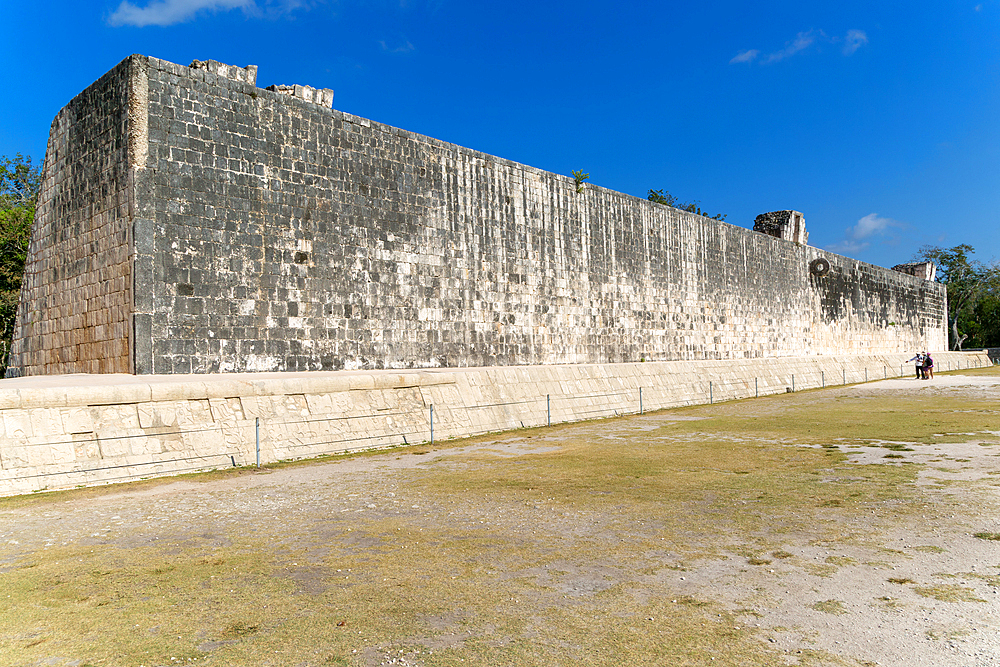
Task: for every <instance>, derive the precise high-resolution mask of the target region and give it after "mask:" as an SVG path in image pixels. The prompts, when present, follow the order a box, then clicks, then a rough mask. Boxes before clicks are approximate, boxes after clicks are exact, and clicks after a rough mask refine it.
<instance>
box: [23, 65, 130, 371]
mask: <svg viewBox="0 0 1000 667" xmlns="http://www.w3.org/2000/svg"><path fill="white" fill-rule="evenodd" d="M131 73H132V70H131V68H130V67H129V64H128V62H124V63H122V64H120V65H118V66H117V67H115V68H114V69H113V70H111V71H110V72H108V73H107V74H105V75H104V76H103V77H101V78H100V79H99V80H98V81H97V82H96V83H94V84H93V85H92V86H90V87H89V88H87V89H86V90H85V91H83V92H82V93H80V94H79V95H77V96H76V97H75V98H74V99H73V100H72V101H71V102H70V103H69V104H68V105H67V106H66V107H65V108H64V109H63V110H62V111H60V112H59V114H58V115H57V116H56V118H55V120H54V121H53V122H52V129H51V133H50V135H49V143H48V148H47V150H46V154H45V163H44V166H43V168H42V188H41V193H40V196H39V201H38V207H37V212H36V215H35V226H34V229H33V230H32V236H31V243H30V246H29V250H28V260H27V262H26V266H25V272H24V282H23V286H22V291H21V301H20V304H19V307H18V315H17V328H16V332H15V336H14V343H13V346H12V349H11V356H10V366H11V367H12V368H13V369H15V370H16V371H17V372H18V373H19V374H24V375H33V374H39V373H81V372H83V373H128V372H131V363H130V354H129V337H130V328H131V319H130V318H131V313H132V271H131V258H130V256H129V255H130V232H131V225H130V215H131V206H132V194H131V193H132V191H131V187H130V180H129V168H128V164H129V161H128V153H129V139H130V134H129V127H130V123H129V112H130V109H131V107H130V97H129V96H130V90H131V88H132V87H133V86H132V83H133V82H131V81H130V75H131Z"/></svg>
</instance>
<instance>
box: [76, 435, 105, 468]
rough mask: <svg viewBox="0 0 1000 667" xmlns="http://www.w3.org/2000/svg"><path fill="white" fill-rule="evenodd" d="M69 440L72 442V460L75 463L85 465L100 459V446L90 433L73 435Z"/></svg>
mask: <svg viewBox="0 0 1000 667" xmlns="http://www.w3.org/2000/svg"><path fill="white" fill-rule="evenodd" d="M70 438H71V439H72V442H73V458H74V459H75V460H76V462H77V463H79V464H83V465H86V464H88V463H92V462H94V461H97V460H99V459H100V458H101V446H100V444H99V443H98V442H97V438H96V437H94V435H93V434H92V433H74V434H72V435H71V436H70Z"/></svg>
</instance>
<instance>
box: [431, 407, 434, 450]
mask: <svg viewBox="0 0 1000 667" xmlns="http://www.w3.org/2000/svg"><path fill="white" fill-rule="evenodd" d="M431 444H432V445H433V444H434V404H433V403H431Z"/></svg>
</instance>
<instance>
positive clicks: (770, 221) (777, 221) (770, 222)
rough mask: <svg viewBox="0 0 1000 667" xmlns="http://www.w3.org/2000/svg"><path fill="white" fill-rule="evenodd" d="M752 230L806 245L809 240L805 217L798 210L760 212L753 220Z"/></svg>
mask: <svg viewBox="0 0 1000 667" xmlns="http://www.w3.org/2000/svg"><path fill="white" fill-rule="evenodd" d="M753 230H754V231H755V232H761V233H763V234H767V235H769V236H774V237H776V238H779V239H784V240H786V241H794V242H795V243H799V244H801V245H806V244H807V242H808V241H809V232H807V231H806V218H805V216H804V215H802V214H801V213H800V212H798V211H771V212H770V213H761V214H760V215H758V216H757V219H756V220H754V221H753Z"/></svg>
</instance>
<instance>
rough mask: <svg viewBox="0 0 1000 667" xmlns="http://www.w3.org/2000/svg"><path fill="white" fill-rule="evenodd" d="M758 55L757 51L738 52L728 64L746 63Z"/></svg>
mask: <svg viewBox="0 0 1000 667" xmlns="http://www.w3.org/2000/svg"><path fill="white" fill-rule="evenodd" d="M759 55H760V51H758V50H757V49H748V50H746V51H740V52H739V53H737V54H736V55H735V56H733V59H732V60H730V61H729V64H730V65H732V64H733V63H748V62H751V61H752V60H753V59H754V58H756V57H757V56H759Z"/></svg>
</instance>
